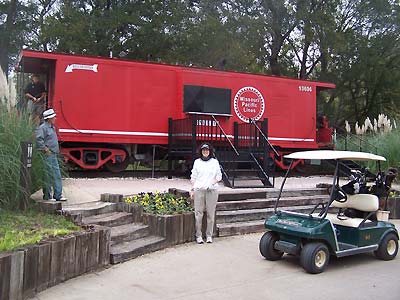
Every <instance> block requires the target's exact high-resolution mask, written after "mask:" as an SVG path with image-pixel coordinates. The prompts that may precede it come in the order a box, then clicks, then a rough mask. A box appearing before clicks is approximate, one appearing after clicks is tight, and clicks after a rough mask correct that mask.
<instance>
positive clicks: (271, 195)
mask: <svg viewBox="0 0 400 300" xmlns="http://www.w3.org/2000/svg"><path fill="white" fill-rule="evenodd" d="M326 194H327V192H326V189H324V188H296V189H287V190H283V191H282V195H281V197H297V196H313V195H326ZM278 195H279V190H278V189H264V190H260V189H242V190H241V189H235V190H224V191H220V192H219V196H218V202H222V201H234V200H246V199H273V200H276V198H277V197H278Z"/></svg>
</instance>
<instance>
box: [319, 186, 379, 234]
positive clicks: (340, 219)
mask: <svg viewBox="0 0 400 300" xmlns="http://www.w3.org/2000/svg"><path fill="white" fill-rule="evenodd" d="M331 207H336V208H341V209H345V208H352V209H356V210H359V211H363V212H368V213H372V212H376V211H377V210H378V208H379V199H378V197H377V196H375V195H371V194H356V195H347V201H345V202H338V201H336V200H335V201H333V202H332V204H331ZM326 218H327V219H329V220H331V222H332V223H333V224H336V225H343V226H348V227H355V228H357V227H359V226H360V224H361V223H362V222H363V221H364V220H365V219H363V218H351V217H347V216H345V215H343V214H339V213H338V214H333V213H328V214H327V215H326ZM370 222H372V221H371V220H368V219H367V220H365V222H364V223H370Z"/></svg>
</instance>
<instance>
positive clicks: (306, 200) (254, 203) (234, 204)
mask: <svg viewBox="0 0 400 300" xmlns="http://www.w3.org/2000/svg"><path fill="white" fill-rule="evenodd" d="M328 200H329V196H328V195H312V196H297V197H284V198H281V199H280V200H279V206H286V207H287V206H298V205H311V204H314V205H315V204H317V203H319V202H322V201H323V202H328ZM275 203H276V198H268V199H249V200H235V201H223V202H218V203H217V211H222V210H240V209H257V208H268V207H274V206H275Z"/></svg>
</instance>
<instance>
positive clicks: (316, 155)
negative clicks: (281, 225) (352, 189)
mask: <svg viewBox="0 0 400 300" xmlns="http://www.w3.org/2000/svg"><path fill="white" fill-rule="evenodd" d="M284 157H285V158H287V159H291V165H292V163H293V162H294V161H295V160H297V159H304V160H331V161H332V160H333V161H336V168H335V173H334V178H333V185H332V189H331V191H330V197H329V201H328V203H319V204H317V205H316V206H315V207H314V209H313V210H312V212H311V213H310V214H309V216H310V217H312V213H314V211H315V210H316V209H317V208H318V206H320V205H321V206H322V210H321V212H320V213H319V215H318V217H320V218H325V216H326V215H327V213H328V208H329V206H330V205H331V204H332V202H333V201H335V200H337V201H339V202H345V201H346V200H347V197H346V193H345V192H344V191H343V189H342V188H341V187H340V186H339V163H340V161H341V160H352V161H386V159H385V158H384V157H383V156H380V155H375V154H372V153H366V152H354V151H336V150H315V151H301V152H294V153H291V154H289V155H285V156H284ZM291 165H290V167H289V168H288V171H287V172H286V175H285V178H284V180H283V181H282V185H281V188H280V191H279V195H278V199H277V201H276V203H275V212H277V208H278V204H279V199H280V197H281V194H282V190H283V187H284V185H285V182H286V179H287V178H288V176H289V171H290V169H291ZM339 195H341V196H343V198H344V200H340V198H338V196H339ZM325 204H326V206H325Z"/></svg>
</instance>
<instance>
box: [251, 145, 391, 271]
mask: <svg viewBox="0 0 400 300" xmlns="http://www.w3.org/2000/svg"><path fill="white" fill-rule="evenodd" d="M285 158H288V159H291V160H292V163H293V160H297V159H305V160H311V159H312V160H334V161H335V162H336V168H335V174H334V179H333V184H332V187H331V188H330V195H329V199H328V198H327V200H326V201H325V202H320V203H318V204H316V205H315V206H314V207H313V208H312V209H310V212H307V213H299V212H291V211H286V210H279V209H278V207H279V199H280V197H281V194H282V190H283V186H284V185H285V182H286V179H287V177H288V174H289V170H290V167H289V169H288V171H287V173H286V176H285V178H284V180H283V182H282V185H281V189H280V192H279V195H278V198H277V200H276V203H275V210H274V214H273V215H272V216H271V217H270V218H268V219H266V221H265V228H266V229H267V230H268V231H267V232H265V233H264V235H263V236H262V238H261V240H260V245H259V248H260V253H261V255H262V256H264V257H265V258H266V259H267V260H271V261H275V260H279V259H280V258H281V257H282V255H283V254H284V253H288V254H291V255H297V256H300V263H301V265H302V267H303V268H304V269H305V270H306V271H307V272H309V273H313V274H316V273H321V272H323V271H324V270H325V268H326V266H327V265H328V263H329V258H330V256H331V255H334V256H336V257H344V256H349V255H353V254H359V253H366V252H374V254H375V256H376V257H378V258H379V259H382V260H392V259H394V258H395V257H396V255H397V251H398V239H399V234H398V232H397V230H396V228H395V226H394V225H393V224H391V223H389V222H385V221H379V220H377V217H376V215H377V211H378V209H379V199H378V197H377V196H376V195H373V194H353V195H351V194H348V193H349V192H348V193H346V192H345V191H344V189H343V188H342V187H341V186H340V185H339V165H340V161H341V160H352V161H365V160H374V161H378V163H379V161H385V160H386V159H385V158H384V157H382V156H379V155H374V154H370V153H364V152H352V151H335V150H316V151H303V152H295V153H292V154H289V155H286V156H285ZM347 211H356V212H359V213H360V214H359V215H357V216H353V215H352V214H348V213H346V212H347Z"/></svg>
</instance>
